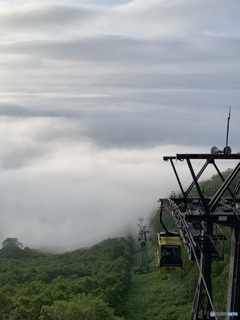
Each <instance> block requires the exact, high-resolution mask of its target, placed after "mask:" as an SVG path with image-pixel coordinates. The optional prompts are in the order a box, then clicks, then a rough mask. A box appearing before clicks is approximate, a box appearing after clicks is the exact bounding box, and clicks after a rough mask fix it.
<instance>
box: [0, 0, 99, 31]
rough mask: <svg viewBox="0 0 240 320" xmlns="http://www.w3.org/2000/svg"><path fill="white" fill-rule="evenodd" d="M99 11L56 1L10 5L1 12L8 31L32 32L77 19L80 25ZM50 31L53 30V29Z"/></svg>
mask: <svg viewBox="0 0 240 320" xmlns="http://www.w3.org/2000/svg"><path fill="white" fill-rule="evenodd" d="M97 12H99V10H97V9H86V8H84V7H79V6H66V5H59V4H56V3H54V2H50V3H37V4H27V5H22V6H18V7H13V8H12V7H9V8H8V10H6V11H5V12H4V14H3V13H2V14H0V17H1V22H0V25H1V27H2V28H5V29H8V31H11V30H12V31H13V30H15V31H23V30H26V31H29V32H32V30H34V29H35V28H37V29H38V30H39V31H43V30H45V31H47V30H48V29H49V28H51V27H58V28H59V27H61V28H63V27H64V25H65V24H67V25H72V24H74V23H75V22H76V21H77V22H78V24H79V25H80V24H82V23H84V22H86V21H88V19H89V18H90V17H93V16H94V15H95V14H96V13H97ZM49 31H50V32H52V30H51V29H50V30H49Z"/></svg>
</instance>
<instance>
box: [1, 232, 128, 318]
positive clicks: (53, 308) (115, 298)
mask: <svg viewBox="0 0 240 320" xmlns="http://www.w3.org/2000/svg"><path fill="white" fill-rule="evenodd" d="M132 245H133V240H132V239H124V238H119V239H108V240H105V241H103V242H101V243H100V244H98V245H95V246H93V247H92V248H90V249H82V250H76V251H73V252H69V253H64V254H55V255H54V254H43V253H39V252H37V251H35V250H31V249H29V248H24V249H21V248H20V247H18V246H17V245H6V246H4V247H3V248H2V249H1V250H0V319H1V320H13V319H14V320H20V319H22V320H35V319H41V320H52V319H59V320H60V319H69V320H73V319H76V320H77V319H83V320H84V319H85V320H91V319H99V320H106V319H109V320H118V319H120V318H119V317H118V315H121V312H122V305H123V298H124V294H125V292H126V291H127V289H128V287H129V283H130V266H131V256H132Z"/></svg>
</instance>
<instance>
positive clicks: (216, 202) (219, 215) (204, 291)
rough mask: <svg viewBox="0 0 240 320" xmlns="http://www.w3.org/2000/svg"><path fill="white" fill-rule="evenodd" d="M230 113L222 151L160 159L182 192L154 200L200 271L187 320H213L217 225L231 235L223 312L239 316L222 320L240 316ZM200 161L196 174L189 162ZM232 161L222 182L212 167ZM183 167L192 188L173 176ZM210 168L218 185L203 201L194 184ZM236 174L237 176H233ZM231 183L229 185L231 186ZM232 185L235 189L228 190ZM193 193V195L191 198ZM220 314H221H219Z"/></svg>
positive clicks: (220, 238) (239, 212)
mask: <svg viewBox="0 0 240 320" xmlns="http://www.w3.org/2000/svg"><path fill="white" fill-rule="evenodd" d="M230 111H231V109H230V110H229V117H228V122H227V137H226V146H225V147H224V149H223V150H219V149H218V148H217V147H213V148H212V149H211V153H204V154H176V155H175V156H164V157H163V160H164V161H168V162H170V164H171V166H172V168H173V171H174V174H175V176H176V179H177V181H178V185H179V188H180V191H181V194H180V195H179V196H176V195H175V194H172V195H171V196H170V198H169V199H159V201H161V202H162V203H164V205H165V207H167V208H168V210H169V211H170V212H171V214H172V216H173V218H174V220H175V222H176V224H177V226H178V229H179V233H180V237H181V239H182V242H183V244H184V246H185V248H186V249H187V251H188V254H189V259H190V260H195V261H196V263H197V265H198V268H199V280H198V284H197V288H196V292H195V297H194V302H193V307H192V312H191V316H190V320H211V319H218V317H217V315H216V314H215V311H220V310H214V305H213V295H212V283H211V263H212V261H213V260H222V259H223V258H224V250H223V249H224V240H225V239H226V238H225V236H224V234H223V232H222V231H221V226H227V227H230V228H231V230H232V240H231V255H230V270H229V283H228V297H227V307H226V309H227V312H235V313H238V317H235V316H232V315H231V314H228V315H227V317H226V320H234V319H239V316H240V237H239V234H240V196H239V190H240V179H239V175H238V173H239V171H240V153H232V152H231V148H230V147H229V146H228V132H229V120H230ZM194 160H203V161H205V163H204V164H203V166H202V167H201V169H200V170H199V171H198V172H195V169H194V168H193V165H192V162H193V161H194ZM229 160H230V161H233V160H237V162H238V163H237V165H236V167H235V168H234V169H233V170H232V171H230V172H229V175H228V177H227V178H226V179H224V177H223V175H222V174H221V172H220V170H219V168H218V166H217V164H216V162H217V161H229ZM178 161H182V162H184V161H185V162H186V164H187V166H188V168H189V171H190V174H191V177H192V183H191V184H190V185H189V187H188V188H187V189H186V190H184V189H183V185H182V183H181V180H180V177H179V175H178V172H177V169H176V164H175V163H177V162H178ZM209 165H210V166H213V167H214V168H215V169H216V171H217V174H218V176H219V177H220V179H221V181H222V184H221V186H220V187H219V189H218V190H216V191H215V194H214V195H213V196H206V195H205V194H204V191H203V190H201V187H200V185H199V178H200V177H201V175H202V174H203V172H204V171H205V169H206V168H207V167H208V166H209ZM237 175H238V176H237ZM233 182H234V183H233ZM233 184H234V186H235V187H233ZM193 188H195V189H196V191H197V196H196V197H193V196H191V191H192V190H193ZM221 311H223V310H221Z"/></svg>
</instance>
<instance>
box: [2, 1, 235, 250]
mask: <svg viewBox="0 0 240 320" xmlns="http://www.w3.org/2000/svg"><path fill="white" fill-rule="evenodd" d="M239 12H240V2H239V0H231V1H226V0H198V1H195V0H148V1H146V0H133V1H127V0H82V1H81V0H79V1H77V0H76V1H74V0H61V1H60V0H59V1H50V0H47V1H44V0H42V1H34V0H29V1H26V0H25V1H24V0H15V1H14V0H12V1H10V0H6V1H0V39H1V40H0V174H1V175H0V177H1V178H0V241H3V240H4V239H5V238H6V237H17V238H19V240H20V241H21V242H23V244H24V245H25V246H30V247H37V246H44V245H54V246H64V247H67V248H73V247H79V246H84V245H86V244H89V243H90V244H94V243H96V242H97V241H99V240H102V239H104V238H107V237H112V236H115V235H117V236H121V235H124V234H125V232H127V231H128V230H129V229H134V228H135V229H136V230H137V223H138V221H137V220H138V217H139V216H144V217H146V219H147V217H148V215H149V213H150V212H151V211H152V210H153V209H155V208H156V207H157V206H158V203H157V200H158V198H159V197H166V196H168V195H169V194H170V193H171V191H173V190H176V189H177V188H178V186H177V182H176V179H175V177H174V174H173V172H172V168H171V166H170V164H169V163H165V162H163V160H162V159H163V156H164V155H175V154H176V153H185V152H186V153H191V152H204V153H208V152H209V151H210V149H211V147H212V146H214V145H216V146H218V147H219V148H220V149H222V148H223V147H224V145H225V140H226V127H227V116H228V110H229V106H232V114H231V121H230V133H229V145H230V146H231V147H232V149H233V152H238V151H240V143H239V138H240V106H239V101H240V90H239V89H240V21H239ZM196 165H199V164H198V163H197V164H196ZM227 166H228V165H227ZM179 170H180V172H181V174H183V177H184V179H185V180H186V181H187V179H188V176H189V172H188V170H187V168H185V166H184V164H181V165H180V168H179ZM209 174H210V173H209ZM210 176H211V174H210ZM210 176H209V177H210ZM190 182H191V180H190V181H189V183H190Z"/></svg>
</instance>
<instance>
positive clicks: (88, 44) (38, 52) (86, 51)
mask: <svg viewBox="0 0 240 320" xmlns="http://www.w3.org/2000/svg"><path fill="white" fill-rule="evenodd" d="M1 52H2V53H12V54H17V55H19V54H27V55H33V56H36V57H41V58H42V59H44V58H45V59H60V60H79V61H95V62H96V63H97V62H105V63H108V64H109V63H118V62H122V63H129V62H134V61H135V62H137V63H143V62H145V63H149V64H150V65H151V64H156V63H159V64H161V63H181V64H183V63H185V64H186V63H187V64H190V63H200V62H202V61H204V62H211V63H213V64H215V63H217V62H219V61H225V62H227V61H229V60H228V59H237V58H238V56H239V55H238V54H239V52H240V40H239V39H238V38H232V39H231V38H226V37H221V38H219V37H214V36H199V37H198V38H195V39H191V40H190V39H189V38H188V39H182V40H178V39H172V40H163V39H155V40H143V39H138V38H133V37H123V36H121V37H120V36H101V37H90V38H85V39H79V40H73V41H28V42H25V43H24V42H23V43H19V44H14V45H5V46H2V47H1Z"/></svg>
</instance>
